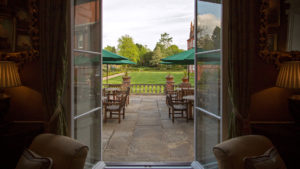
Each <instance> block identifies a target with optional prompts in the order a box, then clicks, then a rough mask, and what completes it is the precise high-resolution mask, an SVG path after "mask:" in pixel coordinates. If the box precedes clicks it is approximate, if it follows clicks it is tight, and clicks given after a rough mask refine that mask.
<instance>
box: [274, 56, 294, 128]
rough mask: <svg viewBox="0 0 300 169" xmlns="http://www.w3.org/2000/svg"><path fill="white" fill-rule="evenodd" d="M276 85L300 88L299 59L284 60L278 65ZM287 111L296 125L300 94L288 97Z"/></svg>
mask: <svg viewBox="0 0 300 169" xmlns="http://www.w3.org/2000/svg"><path fill="white" fill-rule="evenodd" d="M276 86H278V87H282V88H287V89H300V61H289V62H284V63H283V64H282V65H281V66H280V71H279V74H278V77H277V81H276ZM288 101H289V103H288V104H289V105H288V106H289V111H290V113H291V115H292V116H293V118H294V120H295V122H296V124H297V125H299V124H300V95H299V94H293V95H292V96H291V97H289V98H288Z"/></svg>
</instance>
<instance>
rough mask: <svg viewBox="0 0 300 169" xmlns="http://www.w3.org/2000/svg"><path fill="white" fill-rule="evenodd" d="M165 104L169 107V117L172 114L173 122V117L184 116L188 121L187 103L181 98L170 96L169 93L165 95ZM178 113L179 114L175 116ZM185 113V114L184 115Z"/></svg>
mask: <svg viewBox="0 0 300 169" xmlns="http://www.w3.org/2000/svg"><path fill="white" fill-rule="evenodd" d="M167 106H168V108H169V118H170V115H172V122H173V123H174V119H175V118H186V122H188V120H189V119H188V117H189V116H188V103H187V102H185V101H184V100H182V99H176V98H172V95H171V94H168V95H167ZM176 114H180V115H181V116H175V115H176ZM184 114H185V115H184Z"/></svg>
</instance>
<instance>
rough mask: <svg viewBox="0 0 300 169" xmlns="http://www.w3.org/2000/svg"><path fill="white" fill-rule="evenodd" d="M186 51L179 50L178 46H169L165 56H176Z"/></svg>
mask: <svg viewBox="0 0 300 169" xmlns="http://www.w3.org/2000/svg"><path fill="white" fill-rule="evenodd" d="M183 51H184V50H182V49H179V47H178V46H177V45H171V46H169V47H168V48H167V49H166V51H165V55H166V56H172V55H175V54H177V53H180V52H183Z"/></svg>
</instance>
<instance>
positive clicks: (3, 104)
mask: <svg viewBox="0 0 300 169" xmlns="http://www.w3.org/2000/svg"><path fill="white" fill-rule="evenodd" d="M9 103H10V96H8V95H6V94H5V93H3V92H1V91H0V123H2V122H3V121H4V116H5V115H6V113H7V112H8V109H9Z"/></svg>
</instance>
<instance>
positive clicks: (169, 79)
mask: <svg viewBox="0 0 300 169" xmlns="http://www.w3.org/2000/svg"><path fill="white" fill-rule="evenodd" d="M166 80H167V82H173V80H174V77H173V76H172V75H171V74H168V76H166Z"/></svg>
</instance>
